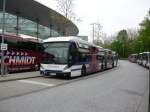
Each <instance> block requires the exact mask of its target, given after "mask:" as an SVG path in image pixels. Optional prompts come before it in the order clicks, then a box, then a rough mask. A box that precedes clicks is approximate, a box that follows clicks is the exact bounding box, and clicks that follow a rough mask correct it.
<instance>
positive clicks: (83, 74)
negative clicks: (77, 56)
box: [81, 66, 87, 76]
mask: <svg viewBox="0 0 150 112" xmlns="http://www.w3.org/2000/svg"><path fill="white" fill-rule="evenodd" d="M85 75H87V73H86V67H85V66H83V67H82V69H81V76H85Z"/></svg>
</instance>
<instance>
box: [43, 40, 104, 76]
mask: <svg viewBox="0 0 150 112" xmlns="http://www.w3.org/2000/svg"><path fill="white" fill-rule="evenodd" d="M43 45H44V48H45V49H44V52H45V53H44V54H43V58H42V59H43V60H42V62H41V65H40V73H41V74H43V75H63V76H64V77H66V78H69V77H74V76H80V75H86V74H89V73H94V72H98V71H101V70H102V69H103V68H104V65H103V61H104V58H103V56H102V55H101V53H100V51H101V50H103V48H101V47H97V46H96V45H94V44H91V43H88V42H87V41H84V40H81V39H79V38H77V37H55V38H48V39H46V40H44V44H43Z"/></svg>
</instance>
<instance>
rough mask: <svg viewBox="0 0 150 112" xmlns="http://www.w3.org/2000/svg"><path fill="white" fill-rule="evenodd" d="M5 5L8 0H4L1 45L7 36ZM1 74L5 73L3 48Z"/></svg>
mask: <svg viewBox="0 0 150 112" xmlns="http://www.w3.org/2000/svg"><path fill="white" fill-rule="evenodd" d="M5 6H6V0H3V20H2V42H1V46H2V45H3V44H4V36H5ZM1 75H2V76H3V75H4V50H3V49H1Z"/></svg>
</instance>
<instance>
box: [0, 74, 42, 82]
mask: <svg viewBox="0 0 150 112" xmlns="http://www.w3.org/2000/svg"><path fill="white" fill-rule="evenodd" d="M37 77H42V76H32V77H22V78H14V79H6V80H5V79H4V80H0V83H2V82H9V81H16V80H23V79H30V78H37Z"/></svg>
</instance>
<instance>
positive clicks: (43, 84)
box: [19, 80, 54, 87]
mask: <svg viewBox="0 0 150 112" xmlns="http://www.w3.org/2000/svg"><path fill="white" fill-rule="evenodd" d="M19 82H22V83H29V84H35V85H42V86H48V87H52V86H54V84H48V83H43V82H37V81H30V80H19Z"/></svg>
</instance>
